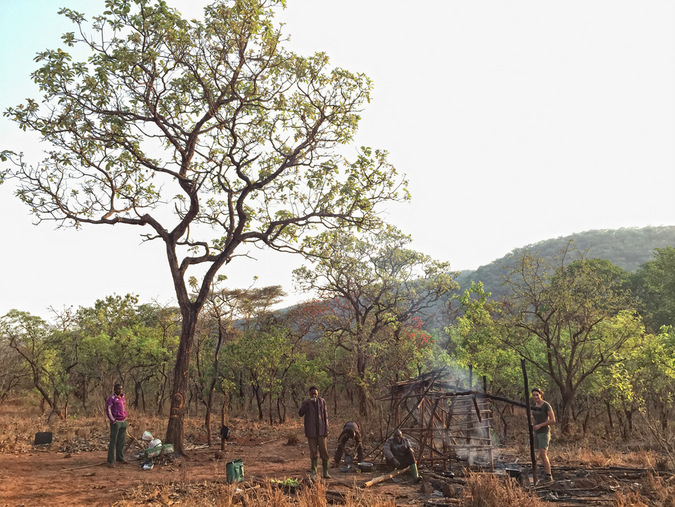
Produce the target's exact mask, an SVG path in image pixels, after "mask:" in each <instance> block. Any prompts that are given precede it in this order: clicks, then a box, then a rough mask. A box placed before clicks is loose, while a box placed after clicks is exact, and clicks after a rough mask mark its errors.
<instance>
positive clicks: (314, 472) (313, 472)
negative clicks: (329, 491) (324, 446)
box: [309, 459, 319, 479]
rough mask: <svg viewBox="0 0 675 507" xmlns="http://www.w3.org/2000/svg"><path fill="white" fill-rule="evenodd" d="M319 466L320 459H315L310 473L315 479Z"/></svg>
mask: <svg viewBox="0 0 675 507" xmlns="http://www.w3.org/2000/svg"><path fill="white" fill-rule="evenodd" d="M318 465H319V460H318V459H313V460H312V468H311V470H310V471H309V476H310V477H311V478H312V479H313V478H315V477H316V467H317V466H318Z"/></svg>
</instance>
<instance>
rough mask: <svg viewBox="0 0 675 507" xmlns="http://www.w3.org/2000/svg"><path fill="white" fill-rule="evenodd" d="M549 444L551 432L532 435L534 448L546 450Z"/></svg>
mask: <svg viewBox="0 0 675 507" xmlns="http://www.w3.org/2000/svg"><path fill="white" fill-rule="evenodd" d="M550 442H551V432H550V431H547V432H546V433H535V434H534V448H535V449H548V444H549V443H550Z"/></svg>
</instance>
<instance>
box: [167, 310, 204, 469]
mask: <svg viewBox="0 0 675 507" xmlns="http://www.w3.org/2000/svg"><path fill="white" fill-rule="evenodd" d="M198 313H199V311H198V310H197V309H196V308H193V307H192V306H191V305H190V306H188V308H187V309H185V310H183V323H182V325H181V330H180V343H179V344H178V354H177V357H176V367H175V369H174V373H173V394H172V395H171V411H170V415H169V424H168V427H167V429H166V438H165V439H164V441H165V442H166V443H168V444H173V448H174V450H175V451H176V452H177V453H179V454H181V455H183V456H184V455H185V448H184V446H183V416H184V412H185V394H186V392H187V389H188V373H189V366H190V352H191V350H192V342H193V340H194V336H195V327H196V325H197V315H198Z"/></svg>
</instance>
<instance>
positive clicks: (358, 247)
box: [0, 227, 675, 438]
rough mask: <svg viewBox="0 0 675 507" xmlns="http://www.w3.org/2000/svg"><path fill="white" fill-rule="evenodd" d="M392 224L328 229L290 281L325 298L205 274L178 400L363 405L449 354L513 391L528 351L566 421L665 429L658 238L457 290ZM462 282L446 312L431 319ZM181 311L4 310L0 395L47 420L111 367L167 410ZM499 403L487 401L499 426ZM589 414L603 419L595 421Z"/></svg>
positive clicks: (668, 339)
mask: <svg viewBox="0 0 675 507" xmlns="http://www.w3.org/2000/svg"><path fill="white" fill-rule="evenodd" d="M409 242H410V238H409V237H408V236H405V235H404V234H402V233H401V232H400V231H398V230H396V229H395V228H392V227H390V228H386V229H385V230H384V231H383V232H381V233H380V234H377V235H375V234H362V235H359V236H355V235H350V234H346V233H342V232H330V233H326V234H325V235H324V236H322V237H320V238H319V239H317V240H316V242H315V243H314V248H315V252H314V253H315V257H314V259H315V260H314V262H313V263H311V264H308V265H307V266H305V267H303V268H301V269H299V270H297V271H296V273H295V275H296V282H297V284H298V287H300V288H303V289H305V290H307V291H308V293H309V292H311V293H312V294H316V295H318V296H319V297H318V298H317V299H315V300H312V301H309V302H306V303H303V304H300V305H296V306H294V307H290V308H286V309H284V310H278V309H276V308H277V307H278V306H279V305H280V304H281V303H283V298H284V296H285V294H284V293H283V292H282V290H281V288H280V287H277V286H273V287H262V288H247V289H230V288H225V287H224V280H222V279H219V280H216V282H214V284H213V285H212V288H211V290H210V292H209V295H208V298H207V301H206V303H205V305H204V308H203V310H202V312H201V313H200V318H199V320H198V325H197V327H196V333H195V342H194V350H193V353H192V359H191V363H190V368H189V381H188V386H189V388H188V396H187V399H186V405H187V407H186V409H187V411H188V413H189V414H190V415H192V416H196V417H203V418H204V424H205V427H206V429H207V431H208V432H209V437H210V431H211V430H212V427H213V426H214V422H213V421H214V419H216V418H217V419H219V420H224V418H225V417H226V415H227V414H228V413H230V412H231V411H236V413H239V414H243V413H248V414H249V415H250V416H252V417H256V418H258V419H260V420H265V421H268V422H269V423H270V424H274V423H277V422H284V421H286V420H287V418H288V416H289V414H292V413H293V412H294V411H295V410H296V409H297V406H298V405H299V403H300V402H301V400H302V398H303V396H304V395H305V390H306V387H307V385H309V384H316V385H318V386H319V387H320V388H321V390H322V392H323V393H324V394H325V396H326V397H327V399H328V400H329V403H330V404H331V405H332V408H333V410H334V411H336V412H337V411H338V410H339V409H340V408H341V407H344V406H346V405H348V404H349V405H353V406H355V407H356V408H357V410H358V412H359V413H360V414H361V416H363V417H364V418H367V417H369V416H370V415H371V414H372V413H373V409H374V407H375V405H376V400H377V399H378V398H380V397H381V396H383V395H385V394H386V392H387V389H388V387H389V386H390V385H391V383H393V382H396V381H399V380H402V379H407V378H411V377H414V376H417V375H420V374H423V373H426V372H429V371H431V370H433V369H437V368H439V367H441V366H446V367H448V371H457V370H458V369H462V368H466V369H468V368H469V366H470V367H471V368H472V371H473V372H474V375H475V378H476V379H478V378H480V377H482V376H485V378H486V380H487V382H488V389H489V390H490V391H491V392H493V393H496V394H501V395H503V396H506V397H508V398H511V399H522V396H523V393H522V378H521V373H520V360H521V358H524V359H525V360H526V363H527V366H528V370H529V372H530V375H531V378H532V380H531V381H532V382H533V383H534V384H537V385H540V386H542V387H543V388H544V389H545V390H546V391H547V392H548V396H547V398H548V399H550V400H551V401H552V402H553V403H554V406H555V408H556V412H557V413H558V418H559V421H560V428H561V431H562V432H563V433H571V432H572V431H587V430H588V429H589V428H590V427H592V426H593V425H594V424H596V422H598V421H602V422H603V423H604V424H605V426H606V428H607V430H608V431H615V430H617V432H619V433H620V434H622V435H623V436H624V437H625V438H628V437H629V436H630V435H631V434H632V432H633V431H634V423H635V416H636V415H637V414H640V416H641V417H642V420H643V421H645V422H647V423H648V424H651V427H653V428H654V431H656V432H661V434H663V432H664V430H667V429H668V428H669V422H670V420H671V418H672V415H673V414H672V393H673V392H675V359H674V358H675V332H674V331H673V324H674V323H675V248H673V247H666V248H657V249H656V250H655V251H654V252H653V256H652V259H651V260H649V261H647V262H646V263H644V264H643V265H642V266H641V267H640V268H639V269H638V270H637V271H635V272H634V273H628V272H627V271H626V270H624V269H622V268H620V267H618V266H616V265H614V264H613V263H612V262H610V261H609V260H606V259H598V258H588V257H586V256H585V255H584V253H583V252H580V251H579V250H577V249H576V248H575V246H574V244H573V243H572V242H570V243H567V244H566V246H565V247H564V248H562V249H561V250H559V251H558V252H557V253H556V254H555V255H553V256H550V257H542V256H540V255H537V254H536V253H533V252H531V251H526V252H522V253H521V254H520V255H519V256H517V257H516V258H514V262H513V264H512V266H511V268H510V269H508V270H506V272H505V277H504V279H503V283H504V285H505V286H506V287H507V288H508V289H509V290H508V294H507V295H506V296H504V297H500V298H494V297H492V296H491V295H490V293H489V292H488V291H486V290H485V287H484V285H483V284H482V283H480V282H478V283H474V284H473V285H472V286H471V287H470V288H469V289H467V290H465V291H463V292H459V291H458V289H457V284H456V282H455V280H454V278H455V276H456V274H455V273H452V272H451V271H450V270H449V266H448V265H447V264H444V263H441V262H438V261H435V260H433V259H431V258H429V257H428V256H425V255H423V254H420V253H419V252H415V251H413V250H411V249H409V248H408V244H409ZM447 294H454V295H455V297H454V299H452V304H451V305H450V307H448V308H447V309H446V311H445V312H444V314H443V315H439V314H438V312H437V314H436V315H434V316H433V318H432V316H430V315H429V309H430V308H435V309H438V302H439V301H440V300H442V299H443V298H445V297H447ZM179 330H180V312H179V310H178V309H177V308H171V307H163V306H160V305H156V304H140V303H139V302H138V298H137V297H136V296H132V295H127V296H118V295H113V296H108V297H106V298H104V299H102V300H99V301H97V302H96V303H95V305H94V306H93V307H81V308H79V309H77V310H72V309H70V310H64V311H61V312H55V313H54V315H53V319H52V321H51V322H47V321H45V320H43V319H41V318H39V317H36V316H34V315H31V314H29V313H26V312H22V311H19V310H12V311H10V312H9V313H7V314H6V315H5V316H3V317H2V318H1V319H0V360H1V361H2V363H3V366H4V368H3V369H2V371H0V398H2V399H6V398H7V397H8V396H10V395H11V394H19V393H27V392H29V391H32V392H33V393H35V394H36V395H37V397H38V398H39V400H40V402H41V405H42V407H43V410H44V411H45V412H46V413H48V414H49V416H50V417H51V416H52V415H53V416H57V417H61V418H67V417H68V416H69V415H71V414H75V413H83V412H97V411H102V409H103V408H102V407H103V403H104V399H105V396H106V394H108V393H109V392H110V390H111V389H112V384H113V383H114V382H116V381H119V380H121V381H123V382H124V383H125V384H126V390H127V393H128V394H127V396H128V404H129V406H130V407H131V408H132V409H134V410H140V411H144V412H148V413H158V414H165V415H166V414H167V413H168V408H169V401H170V397H171V393H170V385H171V378H172V375H173V371H172V367H173V363H172V358H173V357H175V349H176V347H177V346H178V345H179ZM504 411H505V408H504V407H495V413H496V417H497V419H498V422H499V425H498V426H499V429H500V434H501V435H502V437H506V438H508V429H509V428H508V423H507V421H508V418H507V417H505V415H506V414H505V413H504ZM596 427H597V424H596Z"/></svg>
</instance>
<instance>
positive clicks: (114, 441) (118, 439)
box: [105, 384, 128, 468]
mask: <svg viewBox="0 0 675 507" xmlns="http://www.w3.org/2000/svg"><path fill="white" fill-rule="evenodd" d="M123 390H124V386H123V385H122V384H115V393H114V394H112V395H110V397H109V398H108V401H106V404H105V414H106V416H108V421H109V422H110V444H109V445H108V466H109V467H111V468H112V467H114V466H115V455H117V462H118V463H124V464H126V463H128V461H127V460H125V459H124V443H125V442H126V439H127V409H126V406H125V405H126V400H125V399H124V393H123V392H122V391H123Z"/></svg>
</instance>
